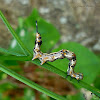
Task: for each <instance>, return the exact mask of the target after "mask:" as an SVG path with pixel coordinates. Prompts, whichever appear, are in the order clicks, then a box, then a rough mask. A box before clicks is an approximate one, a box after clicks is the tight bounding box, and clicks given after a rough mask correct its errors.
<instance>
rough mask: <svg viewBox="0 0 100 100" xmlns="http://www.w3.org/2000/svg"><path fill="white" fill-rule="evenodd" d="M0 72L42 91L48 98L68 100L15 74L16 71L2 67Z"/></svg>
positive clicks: (0, 66)
mask: <svg viewBox="0 0 100 100" xmlns="http://www.w3.org/2000/svg"><path fill="white" fill-rule="evenodd" d="M0 70H1V71H3V72H5V73H6V74H8V75H10V76H12V77H14V78H15V79H17V80H19V81H21V82H23V83H25V84H26V85H28V86H30V87H32V88H34V89H36V90H38V91H40V92H42V93H45V94H47V95H48V96H50V97H52V98H54V99H56V100H66V99H65V98H64V97H62V96H60V95H58V94H56V93H54V92H51V91H49V90H48V89H46V88H43V87H42V86H40V85H38V84H36V83H34V82H32V81H30V80H28V79H27V78H25V77H23V76H21V75H19V74H17V73H15V72H14V71H12V70H10V69H8V68H7V67H5V66H3V65H0Z"/></svg>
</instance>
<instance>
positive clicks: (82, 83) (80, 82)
mask: <svg viewBox="0 0 100 100" xmlns="http://www.w3.org/2000/svg"><path fill="white" fill-rule="evenodd" d="M31 62H32V63H34V64H36V65H38V66H41V65H40V62H39V61H38V60H35V61H31ZM41 67H43V68H45V69H47V70H49V71H51V72H54V73H56V74H58V75H60V76H62V77H63V78H66V75H67V73H65V72H63V71H61V70H59V69H58V68H56V67H55V66H53V65H50V64H48V63H45V64H44V65H42V66H41ZM66 72H67V71H66ZM70 78H71V77H70V76H69V77H68V78H67V80H68V81H70ZM70 82H71V83H72V84H74V85H76V86H81V87H82V88H85V89H87V90H89V91H91V92H92V93H94V94H95V95H97V96H99V97H100V90H99V89H97V88H95V87H93V86H90V85H89V84H87V83H85V82H83V81H82V80H81V81H79V82H78V81H77V80H76V79H73V80H71V81H70Z"/></svg>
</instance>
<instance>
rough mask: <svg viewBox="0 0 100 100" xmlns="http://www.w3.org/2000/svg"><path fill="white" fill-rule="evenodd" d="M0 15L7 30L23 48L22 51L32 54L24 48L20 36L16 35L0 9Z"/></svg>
mask: <svg viewBox="0 0 100 100" xmlns="http://www.w3.org/2000/svg"><path fill="white" fill-rule="evenodd" d="M0 17H1V19H2V21H3V22H4V24H5V25H6V27H7V28H8V30H9V31H10V32H11V34H12V35H13V37H14V38H15V39H16V40H17V42H18V44H19V45H20V47H21V49H22V50H23V52H24V53H25V55H32V54H31V52H30V51H29V50H28V49H27V48H26V46H25V45H24V44H23V42H22V41H21V40H20V38H19V37H18V35H17V34H16V33H15V31H14V30H13V28H12V27H11V25H10V24H9V23H8V21H7V19H6V18H5V16H4V15H3V14H2V12H1V11H0Z"/></svg>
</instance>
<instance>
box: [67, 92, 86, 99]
mask: <svg viewBox="0 0 100 100" xmlns="http://www.w3.org/2000/svg"><path fill="white" fill-rule="evenodd" d="M67 99H68V100H85V98H84V97H83V94H82V93H77V94H75V95H73V96H72V95H68V96H67Z"/></svg>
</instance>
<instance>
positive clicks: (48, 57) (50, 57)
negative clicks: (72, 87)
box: [32, 21, 83, 80]
mask: <svg viewBox="0 0 100 100" xmlns="http://www.w3.org/2000/svg"><path fill="white" fill-rule="evenodd" d="M36 32H37V33H36V40H35V47H34V50H33V51H34V55H33V58H32V60H34V59H37V58H38V59H39V60H40V61H41V65H42V64H44V63H46V62H47V61H50V62H53V61H55V60H57V59H63V58H67V59H68V60H69V61H70V62H69V65H68V69H67V76H68V75H70V76H71V78H76V79H77V80H81V79H83V74H81V73H75V72H74V67H75V65H76V55H75V54H74V53H73V52H71V51H69V50H65V49H62V50H60V51H58V52H54V53H50V54H47V53H42V52H41V50H40V46H41V44H42V40H41V35H40V33H38V26H37V21H36Z"/></svg>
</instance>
